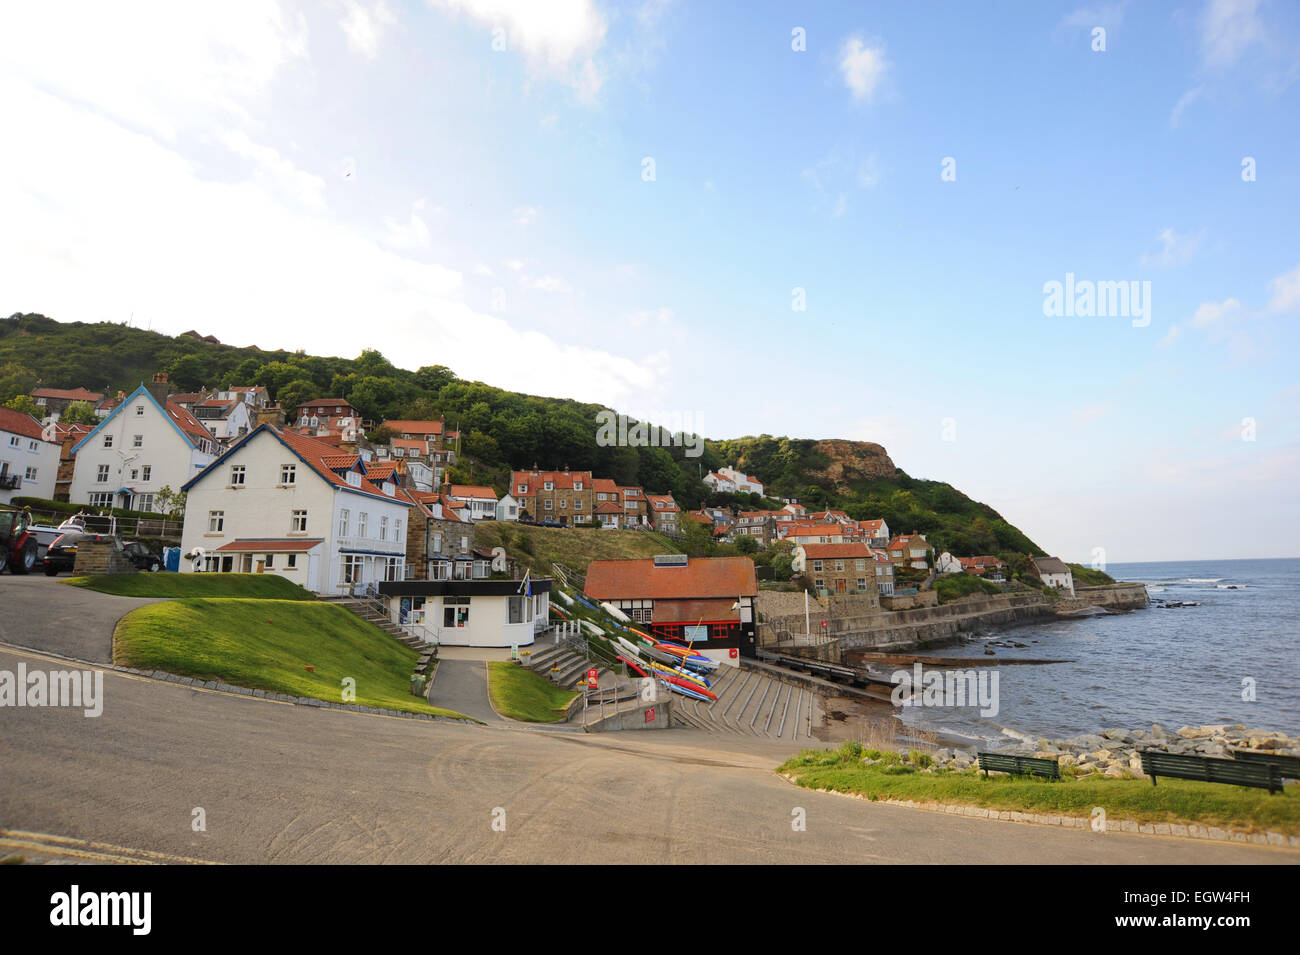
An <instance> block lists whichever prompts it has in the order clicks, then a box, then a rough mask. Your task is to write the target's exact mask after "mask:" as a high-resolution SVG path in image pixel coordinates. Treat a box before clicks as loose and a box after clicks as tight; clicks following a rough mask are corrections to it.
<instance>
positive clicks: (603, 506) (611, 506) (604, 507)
mask: <svg viewBox="0 0 1300 955" xmlns="http://www.w3.org/2000/svg"><path fill="white" fill-rule="evenodd" d="M596 513H597V514H622V513H623V508H622V507H620V506H619V505H617V504H615V503H614V502H613V501H601V502H600V503H599V504H597V505H596Z"/></svg>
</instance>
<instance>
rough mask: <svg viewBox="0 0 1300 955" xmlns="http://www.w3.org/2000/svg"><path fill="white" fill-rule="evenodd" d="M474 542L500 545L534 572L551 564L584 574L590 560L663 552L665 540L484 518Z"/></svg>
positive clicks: (633, 533) (484, 545)
mask: <svg viewBox="0 0 1300 955" xmlns="http://www.w3.org/2000/svg"><path fill="white" fill-rule="evenodd" d="M474 534H475V537H474V541H475V545H476V546H478V547H481V548H487V549H490V548H492V547H494V546H497V545H500V546H502V547H504V548H505V549H506V552H507V553H508V554H510V556H511V557H513V558H515V559H516V560H517V561H520V562H521V563H522V564H523V565H526V566H527V567H528V568H529V569H530V570H532V572H533V573H534V574H539V575H545V576H548V577H549V576H550V574H551V564H552V563H556V562H559V563H561V564H564V565H565V566H566V567H568V568H569V569H570V570H576V571H578V572H579V573H586V571H587V565H588V564H589V563H591V562H592V561H593V560H617V559H619V558H625V557H642V558H644V557H653V556H654V555H655V554H663V553H666V552H676V551H679V550H681V548H680V547H677V546H676V545H673V546H671V547H669V549H668V551H665V539H664V538H661V537H659V536H658V535H657V534H648V533H646V532H644V531H621V530H620V531H607V530H598V529H596V528H590V527H536V526H533V525H531V524H515V523H513V522H510V521H484V522H483V523H481V524H476V525H474Z"/></svg>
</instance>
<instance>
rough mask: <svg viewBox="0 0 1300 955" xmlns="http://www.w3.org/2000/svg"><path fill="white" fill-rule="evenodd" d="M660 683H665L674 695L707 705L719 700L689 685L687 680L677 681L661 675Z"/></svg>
mask: <svg viewBox="0 0 1300 955" xmlns="http://www.w3.org/2000/svg"><path fill="white" fill-rule="evenodd" d="M659 682H661V683H664V684H665V685H666V686H667V687H668V689H670V690H672V691H673V692H674V693H680V694H681V695H682V696H688V697H690V698H691V699H693V700H702V701H704V702H706V703H711V702H713V701H714V700H716V699H717V697H716V696H714V695H713V694H712V693H710V692H709V691H708V690H706V689H703V688H702V687H698V686H695V685H694V684H691V683H688V682H686V681H685V680H677V679H674V678H673V677H670V676H663V675H662V674H661V675H660V677H659Z"/></svg>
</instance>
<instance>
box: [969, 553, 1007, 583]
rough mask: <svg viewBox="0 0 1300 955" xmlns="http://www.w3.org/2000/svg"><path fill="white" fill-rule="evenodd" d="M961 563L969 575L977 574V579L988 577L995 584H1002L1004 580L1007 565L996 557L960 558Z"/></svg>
mask: <svg viewBox="0 0 1300 955" xmlns="http://www.w3.org/2000/svg"><path fill="white" fill-rule="evenodd" d="M957 559H958V560H959V561H960V562H961V569H962V570H963V571H965V572H966V573H968V574H975V575H976V576H977V577H987V578H988V579H989V580H992V581H994V582H1000V581H1001V580H1002V579H1003V571H1004V570H1005V569H1006V566H1007V565H1006V564H1004V563H1003V562H1002V561H1000V560H998V559H997V558H996V557H990V556H987V555H985V556H981V557H958V558H957Z"/></svg>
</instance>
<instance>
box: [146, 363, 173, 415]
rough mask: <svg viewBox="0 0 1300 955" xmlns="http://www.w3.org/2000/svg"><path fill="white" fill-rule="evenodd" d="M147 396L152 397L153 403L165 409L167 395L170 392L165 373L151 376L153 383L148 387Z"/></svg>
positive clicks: (161, 372)
mask: <svg viewBox="0 0 1300 955" xmlns="http://www.w3.org/2000/svg"><path fill="white" fill-rule="evenodd" d="M148 388H149V394H151V395H153V398H154V401H156V402H158V404H160V405H163V406H164V407H166V405H167V395H168V393H169V392H170V391H171V386H170V385H168V384H167V372H165V371H160V372H158V374H156V375H154V376H153V382H152V383H151V384H150V385H149V386H148Z"/></svg>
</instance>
